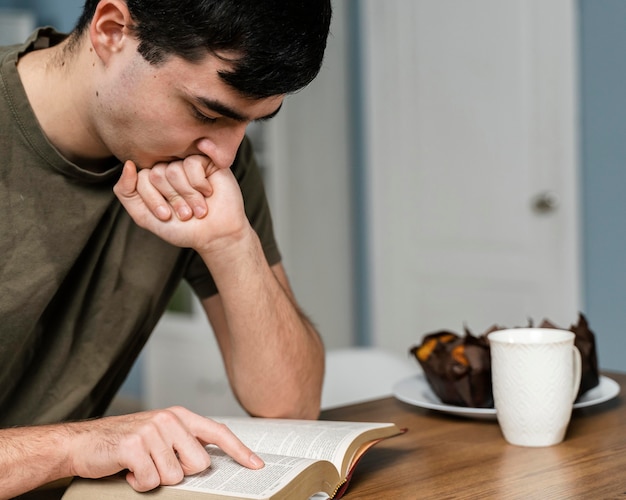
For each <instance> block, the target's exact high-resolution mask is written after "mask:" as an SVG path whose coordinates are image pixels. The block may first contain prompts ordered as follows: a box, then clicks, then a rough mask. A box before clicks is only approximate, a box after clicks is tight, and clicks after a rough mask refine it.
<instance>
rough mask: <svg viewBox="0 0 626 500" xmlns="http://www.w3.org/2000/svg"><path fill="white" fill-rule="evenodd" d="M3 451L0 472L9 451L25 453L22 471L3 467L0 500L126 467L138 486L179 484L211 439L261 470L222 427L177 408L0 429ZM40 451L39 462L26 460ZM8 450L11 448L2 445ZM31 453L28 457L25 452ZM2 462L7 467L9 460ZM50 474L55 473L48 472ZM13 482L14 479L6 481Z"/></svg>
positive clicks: (202, 463) (203, 464)
mask: <svg viewBox="0 0 626 500" xmlns="http://www.w3.org/2000/svg"><path fill="white" fill-rule="evenodd" d="M0 441H1V442H2V443H3V446H2V448H3V453H1V454H0V470H5V469H4V466H5V465H7V464H5V463H3V462H4V460H3V458H4V457H6V456H7V453H8V454H9V455H10V458H11V462H10V463H11V464H12V465H15V464H17V463H18V462H20V461H19V460H16V458H19V457H17V455H19V454H20V452H21V453H24V456H23V457H22V458H23V460H22V461H21V462H20V463H23V467H22V468H21V469H20V470H21V471H28V477H23V476H22V475H21V474H13V473H12V472H17V471H11V470H8V471H6V470H5V472H9V474H8V476H5V480H3V482H2V483H3V484H2V485H0V498H10V497H13V496H15V495H16V494H19V493H21V492H24V491H28V490H29V489H33V488H35V487H37V486H39V485H41V484H43V483H45V482H49V481H54V480H56V479H60V478H63V477H69V476H80V477H85V478H100V477H104V476H109V475H111V474H115V473H117V472H120V471H124V470H128V473H127V475H126V480H127V481H128V483H129V484H130V485H131V486H132V487H133V488H134V489H135V490H137V491H148V490H151V489H153V488H155V487H157V486H159V485H173V484H177V483H179V482H180V481H181V480H182V479H183V477H184V476H185V475H190V474H195V473H198V472H201V471H203V470H205V469H206V468H207V467H209V465H210V463H211V460H210V458H209V455H208V453H207V452H206V449H205V448H204V446H205V445H206V444H215V445H216V446H218V447H219V448H221V449H222V450H223V451H224V452H226V453H227V454H228V455H230V456H231V457H232V458H233V459H235V460H236V461H237V462H238V463H240V464H241V465H243V466H245V467H248V468H250V469H259V468H262V467H263V465H264V464H263V461H262V460H261V459H260V458H259V457H258V456H257V455H256V454H255V453H253V452H252V451H251V450H250V448H248V447H247V446H246V445H244V444H243V443H242V442H241V441H240V440H239V438H237V437H236V436H235V434H233V432H232V431H231V430H230V429H229V428H228V427H227V426H226V425H224V424H221V423H218V422H215V421H214V420H211V419H208V418H205V417H201V416H199V415H196V414H195V413H192V412H191V411H189V410H186V409H185V408H182V407H172V408H169V409H166V410H154V411H145V412H140V413H135V414H132V415H121V416H114V417H106V418H102V419H96V420H88V421H82V422H73V423H64V424H57V425H49V426H35V427H21V428H20V427H17V428H11V429H3V430H0ZM33 446H36V447H37V448H38V456H40V457H41V458H42V460H41V461H40V462H39V463H33V461H32V448H33ZM7 448H10V450H9V449H7ZM29 450H31V454H30V455H29V454H28V451H29ZM7 466H8V465H7ZM50 471H54V476H51V474H50ZM12 477H13V478H15V479H16V481H17V482H16V483H14V482H13V481H11V478H12Z"/></svg>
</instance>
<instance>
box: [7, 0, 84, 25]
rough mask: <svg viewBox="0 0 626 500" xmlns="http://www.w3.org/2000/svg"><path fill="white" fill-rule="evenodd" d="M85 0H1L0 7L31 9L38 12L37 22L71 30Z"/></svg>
mask: <svg viewBox="0 0 626 500" xmlns="http://www.w3.org/2000/svg"><path fill="white" fill-rule="evenodd" d="M83 3H84V2H83V0H0V7H5V8H13V9H30V10H33V11H35V12H36V13H37V24H38V25H40V26H43V25H51V26H54V27H55V28H57V29H58V30H59V31H65V32H69V31H71V30H72V28H73V27H74V24H75V23H76V20H77V19H78V16H79V15H80V13H81V11H82V8H83Z"/></svg>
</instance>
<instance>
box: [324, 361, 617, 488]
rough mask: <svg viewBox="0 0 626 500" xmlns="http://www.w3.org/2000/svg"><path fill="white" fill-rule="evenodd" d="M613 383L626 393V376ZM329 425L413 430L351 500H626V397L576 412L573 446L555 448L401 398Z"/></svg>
mask: <svg viewBox="0 0 626 500" xmlns="http://www.w3.org/2000/svg"><path fill="white" fill-rule="evenodd" d="M606 375H607V376H609V377H611V378H612V379H614V380H615V381H617V382H618V383H619V384H620V386H621V387H622V388H626V374H616V373H607V374H606ZM622 392H624V390H622ZM322 418H323V419H326V420H356V421H374V422H376V421H378V422H395V423H396V424H398V426H400V427H406V428H408V432H407V433H406V434H403V435H401V436H397V437H393V438H391V439H388V440H386V441H383V442H381V443H379V444H377V445H376V446H375V447H374V448H372V449H371V450H370V451H368V452H367V453H366V455H365V456H364V457H363V458H362V459H361V462H360V463H359V464H358V466H357V468H356V471H355V473H354V476H353V479H352V483H351V484H350V487H349V488H348V492H347V493H346V495H345V496H344V498H345V499H346V500H356V499H358V500H369V499H371V500H380V499H386V498H393V499H399V500H406V499H437V500H441V499H459V498H463V499H466V498H467V499H470V498H471V499H478V498H480V499H482V498H495V499H498V500H501V499H511V498H520V499H522V498H523V499H535V498H541V499H560V498H563V499H575V498H576V499H626V401H625V399H624V396H623V395H621V394H620V395H619V396H618V397H617V398H616V399H613V400H611V401H607V402H606V403H603V404H600V405H598V406H594V407H589V408H584V409H577V410H574V413H573V414H572V420H571V422H570V426H569V429H568V433H567V435H566V437H565V440H564V441H563V442H562V443H560V444H558V445H556V446H552V447H548V448H524V447H518V446H513V445H510V444H508V443H507V442H506V441H505V440H504V438H503V437H502V434H501V432H500V428H499V427H498V424H497V421H495V420H471V419H467V418H461V417H454V416H447V415H445V414H442V413H438V412H435V411H431V410H425V409H421V408H417V407H414V406H411V405H408V404H405V403H402V402H400V401H398V400H396V399H394V398H387V399H380V400H377V401H373V402H368V403H363V404H358V405H352V406H347V407H343V408H338V409H333V410H328V411H325V412H323V415H322Z"/></svg>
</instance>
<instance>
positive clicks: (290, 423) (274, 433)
mask: <svg viewBox="0 0 626 500" xmlns="http://www.w3.org/2000/svg"><path fill="white" fill-rule="evenodd" d="M215 420H217V421H219V422H222V423H224V424H226V425H227V426H228V427H229V428H230V429H231V430H232V431H233V432H234V433H235V434H236V435H237V437H238V438H239V439H241V440H242V441H243V442H244V443H245V444H246V445H247V446H248V447H249V448H251V449H252V450H254V451H256V452H260V453H273V454H276V455H288V456H292V457H303V458H311V459H314V460H328V461H329V462H331V463H333V465H335V467H336V469H337V472H338V473H339V474H340V475H341V468H342V463H343V461H344V455H345V453H346V450H347V449H348V448H349V446H350V444H351V443H352V442H353V441H354V439H355V438H357V437H358V436H359V435H361V434H362V433H363V432H365V431H368V430H371V429H377V428H382V427H389V426H390V425H392V424H382V423H368V422H330V421H324V420H289V419H268V418H252V417H248V418H246V417H232V418H231V417H228V418H225V417H216V418H215Z"/></svg>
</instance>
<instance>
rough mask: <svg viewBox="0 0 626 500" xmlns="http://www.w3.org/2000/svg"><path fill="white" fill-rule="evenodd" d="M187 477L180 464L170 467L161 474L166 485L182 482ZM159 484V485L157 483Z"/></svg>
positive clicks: (162, 482)
mask: <svg viewBox="0 0 626 500" xmlns="http://www.w3.org/2000/svg"><path fill="white" fill-rule="evenodd" d="M184 477H185V474H184V472H183V470H182V469H181V468H180V466H178V467H175V468H171V469H168V470H167V471H166V472H163V473H162V474H161V479H160V482H161V484H164V485H173V484H178V483H180V482H181V481H182V480H183V479H184ZM157 486H158V485H157Z"/></svg>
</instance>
